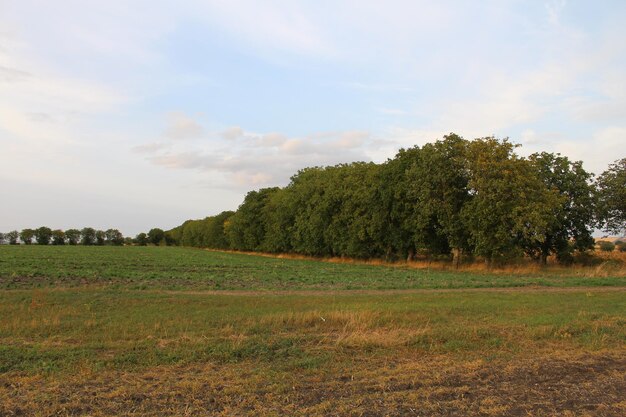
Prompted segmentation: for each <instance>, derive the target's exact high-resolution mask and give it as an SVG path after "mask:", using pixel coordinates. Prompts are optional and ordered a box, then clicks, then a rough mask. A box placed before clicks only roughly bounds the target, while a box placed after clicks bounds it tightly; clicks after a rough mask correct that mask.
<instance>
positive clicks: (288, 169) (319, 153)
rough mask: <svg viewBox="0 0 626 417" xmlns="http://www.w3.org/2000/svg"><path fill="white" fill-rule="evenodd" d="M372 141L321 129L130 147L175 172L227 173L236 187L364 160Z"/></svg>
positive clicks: (360, 135) (276, 182) (352, 133)
mask: <svg viewBox="0 0 626 417" xmlns="http://www.w3.org/2000/svg"><path fill="white" fill-rule="evenodd" d="M370 141H371V137H370V135H369V133H367V132H363V131H345V132H323V133H318V134H313V135H309V136H306V137H293V138H289V137H287V136H285V135H283V134H281V133H277V132H273V133H268V134H257V133H251V132H245V131H243V130H242V131H241V134H239V135H237V136H236V137H233V138H228V139H227V138H224V137H223V135H220V137H216V138H214V140H213V141H211V143H210V145H209V144H205V143H198V142H176V143H175V144H173V145H172V147H168V146H162V144H160V143H153V144H147V145H142V146H139V147H135V148H134V151H135V152H138V153H147V154H148V156H147V157H146V160H147V161H149V162H150V163H151V164H153V165H156V166H160V167H164V168H168V169H175V170H180V169H184V170H195V171H198V172H203V173H208V174H210V175H215V174H219V175H226V176H228V177H229V178H230V180H231V181H232V182H233V183H235V184H237V185H239V186H241V187H244V188H245V187H257V186H262V185H265V186H268V185H284V184H285V183H286V182H287V180H288V179H289V177H291V176H292V175H293V174H295V173H296V172H297V171H298V170H299V169H302V168H306V167H309V166H325V165H335V164H338V163H347V162H354V161H358V160H369V159H370V158H369V156H368V154H367V153H366V148H367V146H368V143H369V142H370Z"/></svg>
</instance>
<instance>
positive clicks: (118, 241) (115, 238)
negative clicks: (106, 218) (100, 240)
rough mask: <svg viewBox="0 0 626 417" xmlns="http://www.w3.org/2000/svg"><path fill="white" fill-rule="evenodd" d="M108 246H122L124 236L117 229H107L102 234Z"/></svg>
mask: <svg viewBox="0 0 626 417" xmlns="http://www.w3.org/2000/svg"><path fill="white" fill-rule="evenodd" d="M104 234H105V237H106V243H107V244H108V245H114V246H121V245H123V244H124V235H122V233H121V232H120V231H119V230H117V229H108V230H107V231H105V232H104Z"/></svg>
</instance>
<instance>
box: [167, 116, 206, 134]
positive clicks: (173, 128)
mask: <svg viewBox="0 0 626 417" xmlns="http://www.w3.org/2000/svg"><path fill="white" fill-rule="evenodd" d="M167 120H168V126H167V128H166V129H165V137H167V138H169V139H174V140H178V139H197V138H200V137H202V136H203V135H204V133H205V132H204V128H203V127H202V126H201V125H200V124H199V123H198V122H196V121H195V120H194V119H193V118H191V117H189V116H187V115H186V114H185V113H183V112H178V111H177V112H170V113H168V114H167Z"/></svg>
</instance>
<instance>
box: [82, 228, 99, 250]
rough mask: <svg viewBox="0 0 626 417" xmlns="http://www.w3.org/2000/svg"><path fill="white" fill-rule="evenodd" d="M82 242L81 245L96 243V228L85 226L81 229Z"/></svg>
mask: <svg viewBox="0 0 626 417" xmlns="http://www.w3.org/2000/svg"><path fill="white" fill-rule="evenodd" d="M80 236H81V238H80V244H81V245H86V246H90V245H94V244H95V243H96V230H95V229H94V228H92V227H84V228H83V229H82V230H81V231H80Z"/></svg>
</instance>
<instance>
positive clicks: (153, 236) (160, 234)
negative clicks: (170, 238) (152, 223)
mask: <svg viewBox="0 0 626 417" xmlns="http://www.w3.org/2000/svg"><path fill="white" fill-rule="evenodd" d="M163 240H165V232H164V231H163V229H159V228H158V227H155V228H153V229H150V231H149V232H148V241H149V242H150V243H152V244H153V245H160V244H161V242H162V241H163Z"/></svg>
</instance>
